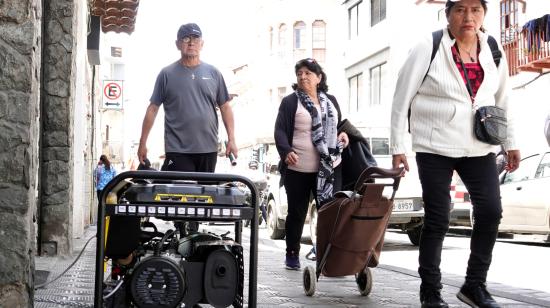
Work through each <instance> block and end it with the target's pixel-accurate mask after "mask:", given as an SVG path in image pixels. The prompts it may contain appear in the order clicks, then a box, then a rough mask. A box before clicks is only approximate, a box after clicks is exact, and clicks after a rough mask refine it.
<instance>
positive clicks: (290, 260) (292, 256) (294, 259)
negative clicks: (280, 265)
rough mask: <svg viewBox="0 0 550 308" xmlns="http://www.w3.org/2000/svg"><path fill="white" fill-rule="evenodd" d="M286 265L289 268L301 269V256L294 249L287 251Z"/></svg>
mask: <svg viewBox="0 0 550 308" xmlns="http://www.w3.org/2000/svg"><path fill="white" fill-rule="evenodd" d="M285 267H286V269H289V270H295V271H297V270H300V256H299V255H298V254H297V253H296V252H294V251H291V252H289V253H287V254H286V257H285Z"/></svg>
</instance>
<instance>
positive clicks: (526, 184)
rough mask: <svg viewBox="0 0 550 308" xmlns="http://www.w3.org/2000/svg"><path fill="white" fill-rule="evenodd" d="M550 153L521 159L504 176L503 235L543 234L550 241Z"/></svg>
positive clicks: (501, 228) (501, 229)
mask: <svg viewBox="0 0 550 308" xmlns="http://www.w3.org/2000/svg"><path fill="white" fill-rule="evenodd" d="M549 188H550V150H547V151H544V152H540V153H537V154H534V155H530V156H528V157H526V158H524V159H522V160H521V163H520V166H519V168H518V169H517V170H516V171H515V172H504V173H503V174H502V175H501V184H500V193H501V197H502V209H503V212H502V220H501V223H500V226H499V231H500V232H506V233H514V234H535V235H543V236H544V238H546V241H548V240H550V189H549Z"/></svg>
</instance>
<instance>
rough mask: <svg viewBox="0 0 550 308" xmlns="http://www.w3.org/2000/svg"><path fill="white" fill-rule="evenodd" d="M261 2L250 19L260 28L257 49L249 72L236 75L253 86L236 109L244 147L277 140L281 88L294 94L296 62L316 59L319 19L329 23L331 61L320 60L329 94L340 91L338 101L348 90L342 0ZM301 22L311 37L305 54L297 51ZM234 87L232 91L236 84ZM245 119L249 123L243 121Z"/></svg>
mask: <svg viewBox="0 0 550 308" xmlns="http://www.w3.org/2000/svg"><path fill="white" fill-rule="evenodd" d="M256 5H257V15H256V16H255V17H253V20H251V23H252V22H254V26H255V27H256V34H255V38H256V41H257V45H256V46H255V53H254V55H253V56H252V57H251V58H250V59H249V62H248V63H247V64H248V67H247V68H246V70H243V71H242V72H240V73H238V74H240V75H239V76H237V77H235V78H236V79H237V80H240V81H241V82H243V83H245V84H246V83H249V84H250V85H251V86H250V87H247V89H246V91H245V92H243V93H239V95H240V96H239V97H238V98H236V103H235V109H234V110H235V117H236V123H238V124H237V125H236V132H237V135H238V136H239V139H238V140H237V141H238V142H239V144H243V145H246V144H248V143H250V142H252V143H254V142H256V141H258V140H265V139H266V138H267V139H269V138H271V139H272V137H273V128H274V123H275V118H276V116H277V110H278V108H279V104H280V99H279V95H278V89H279V88H282V87H284V88H285V94H289V93H291V92H292V91H293V90H292V88H291V85H292V84H293V83H295V82H296V76H295V74H294V65H295V63H296V61H298V60H300V59H302V58H307V57H312V24H313V22H314V21H316V20H322V21H324V22H325V23H326V61H325V62H324V63H322V62H321V63H320V64H321V66H322V67H323V69H324V71H325V73H326V74H327V83H328V86H329V93H331V94H333V95H335V96H336V98H337V99H338V101H339V102H340V101H345V93H346V88H345V84H344V83H343V81H344V78H343V70H342V68H343V63H342V60H343V57H342V46H341V44H340V42H341V35H342V32H343V27H344V26H345V22H344V20H342V19H341V16H340V14H339V12H340V9H341V2H340V1H336V0H302V1H292V0H271V1H259V2H258V3H256ZM298 21H302V22H304V23H305V24H306V30H305V31H306V36H305V44H304V49H303V53H299V54H298V55H295V54H294V50H293V49H294V44H293V42H294V41H293V40H294V33H293V27H294V24H295V23H296V22H298ZM282 23H284V24H286V27H287V30H286V37H285V39H286V48H285V49H284V50H282V49H281V48H279V46H278V34H279V26H280V25H281V24H282ZM270 27H271V28H272V29H273V45H272V46H273V48H272V49H270V36H269V29H270ZM251 76H252V77H251ZM250 78H253V79H250ZM229 88H230V92H232V86H231V85H229ZM232 93H233V92H232ZM251 115H254V117H252V116H251ZM256 115H259V117H256ZM245 118H246V121H243V120H241V119H245Z"/></svg>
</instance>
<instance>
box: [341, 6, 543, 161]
mask: <svg viewBox="0 0 550 308" xmlns="http://www.w3.org/2000/svg"><path fill="white" fill-rule="evenodd" d="M358 1H359V0H353V1H347V2H345V3H344V4H343V5H342V7H343V8H342V12H343V13H342V15H343V17H342V18H343V19H344V20H346V21H347V14H348V12H347V10H348V9H349V8H350V7H352V6H353V5H355V4H356V3H357V2H358ZM362 5H363V9H362V12H363V14H361V16H360V25H361V26H360V30H359V36H358V37H356V38H353V39H351V40H348V41H347V43H346V44H344V48H345V51H344V55H345V57H344V63H345V78H346V82H347V78H349V77H351V76H354V75H356V74H358V73H361V72H362V73H363V76H364V77H363V78H364V79H363V93H362V94H363V97H364V99H365V100H366V102H365V103H364V104H365V105H366V108H364V109H363V110H360V111H359V112H357V113H355V114H351V115H350V119H351V121H352V123H353V124H355V125H356V126H357V127H359V128H360V129H361V131H362V132H363V133H364V135H365V136H367V137H384V138H389V130H390V117H391V104H392V99H393V93H394V91H395V82H396V80H397V76H398V73H399V69H400V67H401V65H402V64H403V62H404V61H405V59H406V57H407V55H408V52H409V50H410V48H411V47H412V46H414V44H415V43H416V42H417V41H418V40H419V39H420V38H421V37H422V36H426V35H429V34H430V32H432V31H434V30H437V29H441V28H443V27H445V26H446V25H447V20H446V17H445V13H444V7H445V5H444V4H435V3H430V4H427V3H423V4H420V5H416V4H415V1H412V0H411V1H393V0H387V1H386V5H387V9H386V19H385V20H383V21H381V22H380V23H378V24H376V25H374V26H373V27H371V26H370V18H369V15H370V7H369V5H370V1H363V2H362ZM499 5H500V3H499V1H491V2H489V7H488V12H487V16H486V18H485V23H484V27H485V28H486V29H487V31H488V33H489V34H491V35H493V36H494V37H495V38H497V40H498V39H499V38H500V6H499ZM546 13H550V1H547V0H530V1H528V2H527V7H526V12H525V13H522V12H521V4H520V12H519V16H518V20H519V25H520V27H521V26H522V25H523V24H524V23H525V22H527V21H528V20H530V19H533V18H538V17H541V16H542V15H544V14H546ZM343 33H345V35H348V33H347V26H346V30H345V32H343ZM426 56H427V57H429V55H426ZM384 62H386V63H387V64H388V67H387V76H386V78H385V85H383V90H385V91H387V95H383V101H382V104H380V105H376V106H371V105H369V101H370V90H369V83H370V80H369V70H370V68H372V67H373V66H376V65H379V64H381V63H384ZM536 76H537V74H535V73H527V72H522V73H520V74H519V75H517V76H513V77H512V78H511V88H517V87H520V86H521V85H523V84H525V83H526V82H528V81H529V80H532V79H533V78H534V77H536ZM549 83H550V77H548V76H543V77H542V78H539V79H538V80H537V81H535V82H533V83H532V84H529V85H528V86H525V87H522V88H518V89H515V90H512V92H511V97H512V99H511V101H512V104H513V106H512V107H511V108H512V112H514V113H517V116H516V118H518V119H521V120H520V121H519V122H518V123H517V124H518V125H517V127H518V143H519V145H520V148H521V149H525V150H526V152H527V151H532V150H531V149H534V148H540V147H542V146H545V139H544V135H543V134H542V130H543V125H544V121H543V118H544V117H545V116H546V114H547V113H548V110H550V104H549V103H548V99H545V98H543V97H544V94H543V93H545V92H544V89H548V87H549V86H550V84H549ZM346 87H347V84H346ZM347 92H348V93H349V89H348V90H347ZM345 95H346V96H343V97H346V98H347V95H349V94H345ZM533 111H534V112H533ZM525 119H528V120H525ZM537 132H539V133H537ZM533 135H535V136H536V137H535V139H534V140H536V142H533V141H531V140H532V139H529V136H533ZM407 138H408V137H407ZM409 144H410V142H409Z"/></svg>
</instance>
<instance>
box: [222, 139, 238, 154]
mask: <svg viewBox="0 0 550 308" xmlns="http://www.w3.org/2000/svg"><path fill="white" fill-rule="evenodd" d="M231 153H233V157H234V158H238V157H239V155H238V153H239V148H237V144H235V141H234V140H229V141H228V142H227V144H226V145H225V156H226V157H229V154H231Z"/></svg>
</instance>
